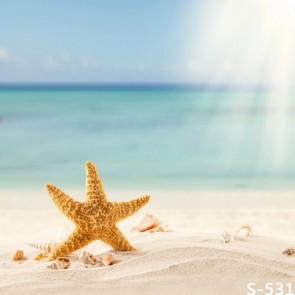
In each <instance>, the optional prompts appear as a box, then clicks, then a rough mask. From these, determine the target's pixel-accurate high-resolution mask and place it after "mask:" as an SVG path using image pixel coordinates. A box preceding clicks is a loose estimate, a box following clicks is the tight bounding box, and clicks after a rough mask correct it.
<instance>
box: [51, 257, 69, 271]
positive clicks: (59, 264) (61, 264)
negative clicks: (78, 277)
mask: <svg viewBox="0 0 295 295" xmlns="http://www.w3.org/2000/svg"><path fill="white" fill-rule="evenodd" d="M69 265H70V260H69V259H68V258H65V257H59V258H57V259H56V260H54V261H52V262H51V263H50V264H49V265H47V266H46V268H48V269H53V270H55V269H65V268H67V267H68V266H69Z"/></svg>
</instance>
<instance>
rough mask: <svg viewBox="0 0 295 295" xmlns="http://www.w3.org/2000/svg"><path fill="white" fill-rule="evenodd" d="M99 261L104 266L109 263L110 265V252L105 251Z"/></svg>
mask: <svg viewBox="0 0 295 295" xmlns="http://www.w3.org/2000/svg"><path fill="white" fill-rule="evenodd" d="M101 262H102V264H103V265H104V266H109V265H112V264H114V262H115V261H114V257H113V255H112V254H111V253H106V254H105V255H104V256H103V257H102V259H101Z"/></svg>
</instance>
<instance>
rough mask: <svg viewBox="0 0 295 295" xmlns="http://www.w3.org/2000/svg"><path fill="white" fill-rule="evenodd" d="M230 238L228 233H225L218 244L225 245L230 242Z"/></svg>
mask: <svg viewBox="0 0 295 295" xmlns="http://www.w3.org/2000/svg"><path fill="white" fill-rule="evenodd" d="M231 239H232V237H231V234H230V233H229V232H228V231H225V232H223V233H222V234H221V236H220V242H221V243H223V244H227V243H229V242H230V241H231Z"/></svg>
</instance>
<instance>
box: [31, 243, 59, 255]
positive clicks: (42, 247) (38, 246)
mask: <svg viewBox="0 0 295 295" xmlns="http://www.w3.org/2000/svg"><path fill="white" fill-rule="evenodd" d="M26 245H28V246H31V247H33V248H36V249H39V250H41V251H43V252H45V253H46V254H49V253H50V252H51V251H52V250H53V248H54V247H55V246H56V245H57V243H26Z"/></svg>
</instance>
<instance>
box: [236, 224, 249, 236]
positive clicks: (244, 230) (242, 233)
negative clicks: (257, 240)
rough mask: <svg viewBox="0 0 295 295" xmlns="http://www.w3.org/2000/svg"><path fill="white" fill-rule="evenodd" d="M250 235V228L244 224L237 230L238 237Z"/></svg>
mask: <svg viewBox="0 0 295 295" xmlns="http://www.w3.org/2000/svg"><path fill="white" fill-rule="evenodd" d="M251 234H252V226H251V225H248V224H245V225H242V226H241V227H240V229H239V230H238V235H240V236H241V237H242V238H244V237H249V236H250V235H251Z"/></svg>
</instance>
